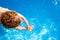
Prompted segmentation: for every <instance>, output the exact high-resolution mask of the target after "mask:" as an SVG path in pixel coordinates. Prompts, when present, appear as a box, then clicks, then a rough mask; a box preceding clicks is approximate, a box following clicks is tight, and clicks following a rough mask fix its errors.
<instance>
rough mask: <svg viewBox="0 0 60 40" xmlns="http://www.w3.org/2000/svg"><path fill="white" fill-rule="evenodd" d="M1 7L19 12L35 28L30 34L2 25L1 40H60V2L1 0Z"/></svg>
mask: <svg viewBox="0 0 60 40" xmlns="http://www.w3.org/2000/svg"><path fill="white" fill-rule="evenodd" d="M0 6H1V7H5V8H8V9H10V10H15V11H17V12H19V13H20V14H22V15H24V16H25V17H26V18H27V20H28V21H29V23H30V24H31V25H33V26H34V29H33V30H32V31H31V32H30V31H28V30H16V29H6V28H4V26H3V25H2V24H0V40H60V0H0ZM22 26H26V25H25V23H22Z"/></svg>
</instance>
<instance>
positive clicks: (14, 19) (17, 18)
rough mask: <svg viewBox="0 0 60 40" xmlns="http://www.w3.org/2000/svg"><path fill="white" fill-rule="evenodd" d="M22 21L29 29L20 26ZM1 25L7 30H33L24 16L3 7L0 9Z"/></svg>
mask: <svg viewBox="0 0 60 40" xmlns="http://www.w3.org/2000/svg"><path fill="white" fill-rule="evenodd" d="M22 21H24V22H25V23H26V24H27V26H28V28H25V27H21V26H20V25H19V24H20V23H21V22H22ZM0 23H2V24H3V25H4V27H5V28H15V29H18V30H26V29H27V30H29V31H31V30H32V26H31V25H30V24H29V22H28V21H27V19H26V18H25V17H24V16H22V15H21V14H19V13H18V12H15V11H13V10H9V9H7V8H3V7H0Z"/></svg>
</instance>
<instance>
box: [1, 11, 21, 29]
mask: <svg viewBox="0 0 60 40" xmlns="http://www.w3.org/2000/svg"><path fill="white" fill-rule="evenodd" d="M20 22H21V21H20V17H19V15H18V14H17V13H16V12H14V11H6V12H4V13H2V15H1V23H2V24H3V25H4V26H5V27H6V28H14V27H17V26H18V25H19V24H20Z"/></svg>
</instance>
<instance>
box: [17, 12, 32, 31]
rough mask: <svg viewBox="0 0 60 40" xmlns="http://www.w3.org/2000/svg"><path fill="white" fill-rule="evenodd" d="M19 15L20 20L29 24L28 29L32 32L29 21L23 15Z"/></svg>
mask: <svg viewBox="0 0 60 40" xmlns="http://www.w3.org/2000/svg"><path fill="white" fill-rule="evenodd" d="M18 15H19V16H20V18H21V19H22V20H23V21H24V22H25V23H26V24H27V26H28V28H27V29H28V30H29V31H31V30H32V28H33V27H32V26H31V25H30V24H29V22H28V20H27V19H26V18H25V17H24V16H23V15H21V14H19V13H18Z"/></svg>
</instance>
